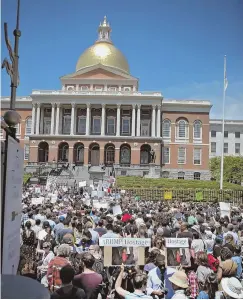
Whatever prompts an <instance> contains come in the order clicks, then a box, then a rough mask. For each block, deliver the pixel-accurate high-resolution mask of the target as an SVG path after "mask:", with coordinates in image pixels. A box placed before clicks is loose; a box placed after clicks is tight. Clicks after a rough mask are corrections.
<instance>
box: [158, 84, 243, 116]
mask: <svg viewBox="0 0 243 300" xmlns="http://www.w3.org/2000/svg"><path fill="white" fill-rule="evenodd" d="M162 92H163V95H164V97H165V98H168V99H170V98H173V99H188V100H192V99H194V100H209V101H210V102H211V103H212V105H213V107H212V109H211V113H210V116H211V118H222V102H223V83H222V82H219V81H213V82H204V83H198V82H192V83H189V84H185V85H180V86H179V85H178V86H170V87H167V88H165V89H164V90H163V91H162ZM225 118H226V119H235V120H236V119H243V81H242V82H241V81H238V82H229V85H228V88H227V91H226V98H225Z"/></svg>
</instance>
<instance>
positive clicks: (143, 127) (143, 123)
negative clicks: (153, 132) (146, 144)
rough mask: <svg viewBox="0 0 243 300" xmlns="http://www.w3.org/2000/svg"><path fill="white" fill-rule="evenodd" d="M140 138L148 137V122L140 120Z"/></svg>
mask: <svg viewBox="0 0 243 300" xmlns="http://www.w3.org/2000/svg"><path fill="white" fill-rule="evenodd" d="M141 136H150V121H149V120H141Z"/></svg>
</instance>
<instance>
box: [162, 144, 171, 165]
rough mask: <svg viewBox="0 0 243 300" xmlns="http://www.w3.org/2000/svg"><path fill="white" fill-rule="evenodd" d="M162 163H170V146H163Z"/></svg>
mask: <svg viewBox="0 0 243 300" xmlns="http://www.w3.org/2000/svg"><path fill="white" fill-rule="evenodd" d="M163 163H164V164H169V163H170V148H169V147H164V151H163Z"/></svg>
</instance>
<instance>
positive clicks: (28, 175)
mask: <svg viewBox="0 0 243 300" xmlns="http://www.w3.org/2000/svg"><path fill="white" fill-rule="evenodd" d="M29 178H31V174H28V173H26V174H24V176H23V183H24V184H25V183H26V182H27V181H28V179H29Z"/></svg>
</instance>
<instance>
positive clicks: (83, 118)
mask: <svg viewBox="0 0 243 300" xmlns="http://www.w3.org/2000/svg"><path fill="white" fill-rule="evenodd" d="M80 119H82V120H85V131H84V132H80V131H79V130H78V127H79V126H77V130H76V134H86V116H78V118H77V120H76V121H77V123H78V125H79V120H80Z"/></svg>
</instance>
